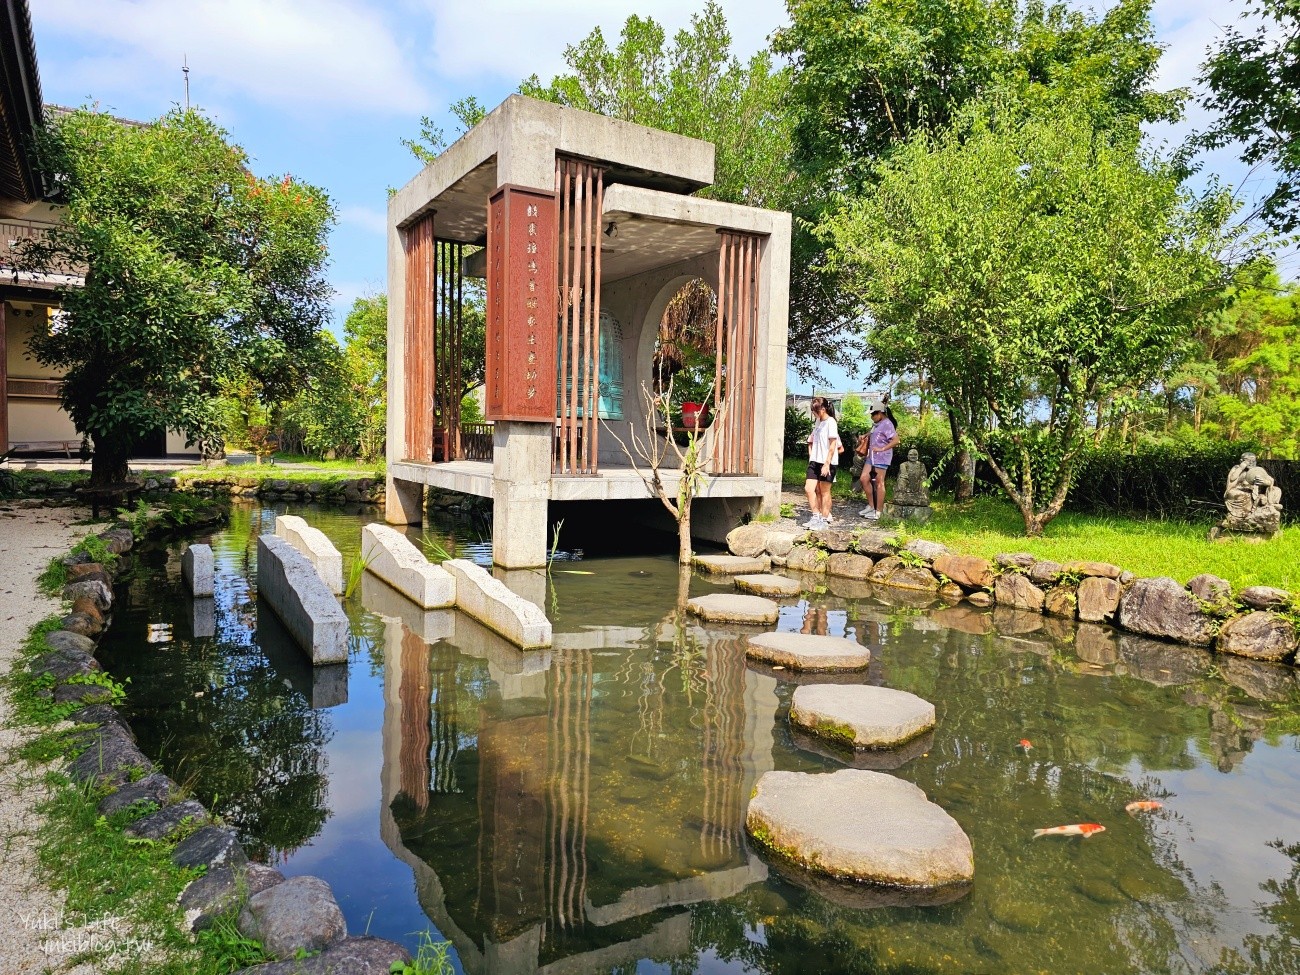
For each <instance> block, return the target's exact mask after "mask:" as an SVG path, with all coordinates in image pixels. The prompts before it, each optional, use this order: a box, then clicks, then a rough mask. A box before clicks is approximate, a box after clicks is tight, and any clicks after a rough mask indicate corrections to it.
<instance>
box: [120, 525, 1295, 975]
mask: <svg viewBox="0 0 1300 975" xmlns="http://www.w3.org/2000/svg"><path fill="white" fill-rule="evenodd" d="M280 510H281V513H283V511H284V509H283V508H281V509H280ZM292 513H294V514H301V515H303V516H304V517H305V518H306V519H307V520H308V521H309V522H310V523H312V524H314V525H316V526H317V527H319V528H321V529H322V530H323V531H325V532H326V534H328V535H329V536H330V537H331V538H333V539H334V541H335V543H336V544H337V545H338V546H339V548H340V550H341V551H342V552H343V554H344V561H345V566H346V565H347V563H348V562H349V561H350V560H351V558H352V556H353V555H354V554H355V553H356V552H357V550H358V548H359V543H360V537H359V535H360V529H361V526H362V525H363V524H365V523H366V522H368V521H370V520H372V518H373V515H370V514H362V515H348V514H343V513H339V512H333V511H324V510H313V509H310V508H295V509H294V510H293V512H292ZM274 514H275V512H274V511H273V510H272V509H271V508H268V507H264V506H248V505H244V506H236V507H235V509H234V512H233V516H232V521H231V524H230V526H229V527H228V528H227V529H225V530H223V531H220V532H217V533H216V534H214V535H213V536H212V537H211V539H210V541H211V543H212V545H213V547H214V550H215V552H216V556H217V588H218V596H217V599H216V601H215V603H212V604H207V605H204V604H202V603H200V604H197V605H196V604H195V603H194V602H193V601H191V600H189V599H188V598H187V597H186V596H185V595H184V594H183V591H182V588H181V584H180V574H179V560H180V551H181V548H182V546H181V545H180V544H177V545H173V546H172V547H170V548H168V549H165V550H155V551H148V550H145V551H142V552H141V553H140V554H139V556H138V559H137V567H136V571H135V572H134V574H133V575H132V577H131V578H130V579H129V581H127V582H125V583H124V584H123V586H122V587H121V589H120V590H119V594H118V598H119V604H118V608H117V611H116V615H115V620H114V623H113V626H112V628H111V630H110V632H109V634H108V635H107V636H106V638H105V640H104V643H103V646H102V651H101V660H102V661H103V663H104V666H105V667H106V668H107V669H108V670H109V671H110V672H112V673H113V674H114V675H115V676H117V677H119V678H122V677H129V678H130V680H131V683H130V686H129V688H128V703H127V705H126V707H125V711H126V712H127V713H126V717H127V718H128V720H129V721H130V723H131V725H132V727H133V728H134V729H135V731H136V733H137V735H138V737H139V740H140V745H141V747H142V748H143V749H144V751H145V753H146V754H148V755H149V756H150V757H152V758H155V759H156V760H157V761H159V762H160V763H161V765H162V766H163V768H164V769H165V770H166V771H167V772H168V774H170V775H171V776H172V777H173V778H175V779H176V780H177V781H179V782H182V783H185V784H188V785H189V786H190V787H191V788H192V789H193V790H194V792H195V793H196V795H197V797H198V798H199V799H200V800H202V801H203V802H204V803H206V804H208V805H209V807H210V808H212V809H214V810H216V811H217V812H219V813H220V814H221V815H222V816H223V817H224V818H225V820H226V821H227V822H228V823H229V824H230V825H231V826H232V827H233V828H235V829H236V830H237V831H238V832H239V834H240V836H241V838H242V839H243V842H244V844H245V847H246V848H247V849H248V851H249V853H250V855H252V856H254V857H256V858H258V859H261V860H264V861H265V862H268V863H271V864H272V865H274V866H276V867H278V868H279V869H281V870H282V871H283V872H284V873H285V874H286V875H295V874H314V875H317V876H320V877H323V878H324V879H325V880H327V881H328V882H329V883H330V884H331V885H332V886H333V888H334V891H335V894H336V896H337V897H338V900H339V903H340V904H341V906H342V908H343V910H344V913H345V915H346V916H347V920H348V927H349V930H350V931H351V932H353V933H360V932H363V931H369V933H371V934H374V935H379V936H381V937H385V938H390V939H392V940H395V941H398V942H401V943H404V944H406V945H407V946H408V947H412V948H413V947H414V945H415V944H416V941H417V937H418V934H419V932H423V931H430V930H431V931H432V933H433V935H434V937H435V938H440V939H448V940H450V941H452V942H453V944H454V948H455V951H454V953H453V956H454V959H455V962H456V965H457V966H458V970H462V971H466V972H470V973H473V975H478V973H512V975H513V973H524V972H536V971H542V970H545V971H547V972H554V973H557V975H558V973H582V972H633V971H635V972H665V973H668V972H671V973H674V975H677V973H685V972H710V973H713V972H718V973H721V972H727V973H740V972H763V973H794V972H882V973H884V972H887V973H916V972H948V971H951V972H989V973H994V972H1052V973H1058V972H1061V973H1064V972H1086V973H1097V972H1106V973H1121V972H1225V973H1227V972H1276V973H1283V972H1295V971H1297V970H1300V754H1297V746H1298V744H1300V737H1297V732H1300V720H1298V719H1297V715H1298V714H1300V702H1298V701H1297V682H1296V680H1295V677H1294V674H1293V672H1292V671H1291V670H1289V669H1285V668H1274V667H1267V666H1264V665H1258V664H1251V663H1249V662H1246V661H1241V660H1235V659H1228V658H1214V657H1211V656H1210V655H1208V654H1206V653H1203V652H1201V651H1196V650H1192V649H1188V648H1183V647H1178V646H1174V645H1171V644H1161V643H1154V642H1152V641H1147V640H1142V639H1140V638H1135V637H1128V636H1122V637H1121V636H1117V635H1116V634H1114V633H1113V632H1111V631H1109V630H1108V629H1105V628H1102V627H1087V628H1083V629H1076V628H1075V627H1074V626H1073V625H1072V624H1064V623H1060V622H1055V621H1052V620H1050V619H1044V618H1043V617H1040V616H1033V617H1022V616H1019V615H1016V614H999V615H997V616H995V617H992V618H991V617H990V616H989V615H987V614H982V613H978V612H975V611H973V610H971V609H969V608H966V607H961V606H959V607H942V606H938V607H930V608H922V607H918V606H916V605H910V606H909V605H908V604H907V602H906V601H904V600H903V597H902V595H901V594H899V593H897V592H894V593H892V594H891V593H890V592H888V591H884V590H876V589H874V588H872V587H868V586H865V585H863V584H860V583H847V582H846V583H834V582H832V583H831V584H830V589H829V590H828V589H826V588H825V587H826V585H827V582H826V580H824V579H823V580H816V586H815V587H814V591H813V594H811V595H809V596H807V597H806V598H804V599H801V600H797V601H796V600H790V601H787V603H786V605H785V606H784V607H783V609H782V615H781V619H780V622H779V623H778V627H779V628H781V629H790V630H805V631H807V632H817V633H829V634H831V635H843V636H848V637H851V638H853V639H856V640H858V641H860V642H862V643H864V644H866V645H868V646H870V647H871V648H872V651H873V655H874V660H873V663H872V666H871V670H870V671H869V676H868V679H869V680H870V681H871V682H873V683H879V684H885V685H887V686H890V687H896V688H900V689H903V690H908V691H912V692H913V693H916V694H919V695H920V696H922V697H924V698H926V699H927V700H930V701H932V702H934V704H935V707H936V710H937V719H938V722H937V726H936V731H935V733H934V737H933V740H932V742H929V743H927V747H928V751H923V752H922V753H920V754H917V755H916V756H915V757H913V758H912V759H911V760H910V761H908V762H907V763H906V764H903V765H902V766H901V767H900V768H898V769H897V770H896V771H895V772H894V774H897V775H899V776H902V777H903V778H905V779H908V780H909V781H912V782H915V783H916V784H917V785H918V786H920V787H921V788H922V789H924V790H925V792H926V794H927V795H928V796H929V797H930V798H931V799H933V800H934V801H935V802H937V803H938V804H939V805H940V806H942V807H943V808H944V809H946V810H947V811H948V812H949V813H950V814H951V815H952V816H953V817H954V818H955V819H956V820H957V821H958V822H959V823H960V824H961V826H962V827H963V829H965V830H966V832H967V833H968V834H969V836H970V838H971V841H972V844H973V846H974V849H975V862H976V881H975V885H974V888H973V890H972V891H971V893H970V894H969V895H968V896H966V897H965V898H963V899H962V900H960V901H957V902H956V903H952V904H949V905H945V906H941V907H927V908H918V907H883V908H875V909H871V910H860V909H855V908H853V907H850V906H845V905H843V904H841V903H837V902H836V901H835V900H828V899H826V898H824V897H823V896H821V895H819V894H816V893H811V892H808V891H805V890H804V889H802V888H801V887H799V886H797V885H795V884H794V883H791V882H788V881H787V880H784V879H783V878H782V876H781V874H780V873H779V872H778V870H777V869H775V868H772V867H770V866H769V865H767V864H766V863H765V862H764V861H763V860H762V859H761V858H759V857H758V856H756V855H755V853H754V852H753V851H752V850H751V849H750V848H749V846H748V844H747V841H746V837H745V834H744V828H743V823H744V815H745V807H746V803H747V802H748V799H749V796H750V794H751V792H752V790H753V787H754V783H755V781H756V780H757V778H758V776H759V775H761V774H762V773H763V772H764V771H766V770H768V769H774V768H775V769H792V770H801V771H810V772H815V771H823V770H833V769H836V768H840V767H842V762H841V761H840V760H839V759H838V758H837V757H836V756H835V755H833V754H821V753H819V752H818V751H816V750H815V749H812V748H810V747H809V745H808V743H807V742H804V741H796V740H794V739H793V738H792V736H791V733H790V730H789V727H788V723H787V720H786V712H787V710H788V707H789V703H790V697H791V694H792V692H793V687H792V685H790V684H787V683H783V682H781V681H778V680H777V679H775V678H774V677H773V676H772V675H770V674H764V673H760V672H757V671H755V670H753V669H750V668H748V667H747V666H746V663H745V659H744V653H743V634H742V633H741V632H740V631H738V630H728V629H725V628H714V627H708V628H704V627H700V626H699V625H698V624H697V623H696V622H695V621H692V620H687V619H685V618H683V617H682V615H681V614H680V613H679V612H678V611H677V609H676V607H677V605H678V600H679V597H680V595H681V592H679V590H681V589H685V588H686V587H689V591H690V593H691V594H692V595H697V594H700V593H703V592H708V591H713V590H719V589H723V588H725V587H723V586H722V585H720V584H716V583H714V582H712V581H710V580H708V579H706V578H703V577H695V578H689V579H686V580H683V579H681V578H680V577H679V573H678V570H677V567H676V565H675V563H674V562H673V561H672V560H671V559H670V558H666V557H656V556H636V557H613V556H597V555H595V554H593V553H592V552H591V551H588V552H587V553H586V554H585V557H582V558H576V557H575V558H571V559H569V560H564V561H561V562H557V563H556V565H555V566H554V571H553V572H552V573H551V576H550V580H549V583H548V580H547V578H546V576H544V575H540V574H534V575H532V576H531V577H524V578H523V579H522V580H512V584H515V583H516V582H518V581H522V584H523V585H524V586H525V587H530V586H533V587H536V593H537V598H539V599H542V600H544V601H545V603H546V609H547V611H548V614H549V615H550V616H551V619H552V621H553V622H554V625H555V647H554V648H553V649H552V650H550V651H546V652H541V653H532V654H522V653H520V652H518V651H516V650H515V649H514V648H512V647H510V646H509V645H508V644H505V643H504V642H502V641H501V640H499V639H498V638H496V637H495V636H493V635H492V634H491V633H489V632H487V631H486V630H484V629H483V628H482V627H480V626H478V625H476V624H474V623H473V621H471V620H468V619H467V618H465V617H463V616H459V615H457V614H453V613H447V612H434V613H424V612H421V611H419V610H418V609H417V608H415V607H414V606H413V605H412V604H410V603H409V602H407V601H406V600H405V599H403V598H402V597H400V596H399V595H398V594H396V593H395V592H393V591H392V590H390V589H388V588H387V587H386V586H384V585H383V584H382V583H379V582H377V581H376V580H374V579H373V578H371V577H367V579H366V580H365V582H364V584H363V585H362V586H361V587H359V590H358V592H357V593H356V594H355V595H354V596H353V597H352V598H351V599H349V600H347V601H346V608H347V610H348V613H349V616H350V618H351V621H352V633H353V646H352V653H351V659H350V662H349V663H348V664H347V665H340V669H330V670H325V671H321V670H318V671H313V669H312V668H311V667H309V666H307V665H306V664H305V663H304V662H303V659H304V658H303V656H302V654H301V652H300V651H298V649H297V648H296V647H295V645H294V644H293V643H292V642H291V641H290V640H289V638H288V637H287V635H286V634H285V632H284V631H283V629H282V628H281V627H280V626H279V625H278V623H277V622H276V620H275V619H274V617H273V616H272V615H271V613H270V612H269V611H267V610H266V609H265V608H263V607H261V606H259V605H258V601H257V599H256V596H255V592H254V588H253V585H252V580H253V579H254V578H255V576H254V573H255V571H256V564H255V563H256V536H257V534H259V533H260V532H262V531H266V530H269V529H270V527H271V525H272V523H273V519H274ZM413 536H414V537H415V538H416V540H417V541H418V540H419V533H418V532H417V531H414V530H413ZM441 538H442V544H443V545H444V546H446V547H452V544H453V542H455V543H456V544H457V545H458V547H459V554H461V555H462V556H465V557H472V558H475V559H477V560H478V561H487V560H489V559H490V549H489V547H488V546H487V545H486V544H482V543H477V544H476V543H474V542H473V538H474V526H468V527H467V526H465V525H460V526H450V527H448V528H447V530H446V531H444V532H443V534H442V536H441ZM571 554H574V555H576V554H578V553H571ZM991 624H995V625H996V629H993V628H991ZM1021 739H1027V740H1028V741H1030V742H1031V743H1032V747H1031V748H1029V749H1028V750H1026V749H1023V748H1021V747H1018V743H1019V742H1020V741H1021ZM1144 799H1153V800H1158V801H1160V802H1161V803H1163V808H1162V809H1160V810H1158V811H1156V812H1154V813H1151V814H1146V815H1142V816H1138V817H1134V816H1129V815H1127V814H1126V813H1125V811H1124V809H1125V805H1126V804H1127V803H1129V802H1132V801H1134V800H1144ZM1080 822H1098V823H1101V824H1103V825H1105V826H1106V832H1104V833H1102V834H1101V835H1099V836H1094V837H1091V838H1089V839H1087V840H1081V839H1078V838H1060V837H1047V838H1043V839H1038V840H1033V839H1031V837H1032V835H1033V830H1034V829H1036V828H1040V827H1048V826H1056V825H1061V824H1068V823H1080Z"/></svg>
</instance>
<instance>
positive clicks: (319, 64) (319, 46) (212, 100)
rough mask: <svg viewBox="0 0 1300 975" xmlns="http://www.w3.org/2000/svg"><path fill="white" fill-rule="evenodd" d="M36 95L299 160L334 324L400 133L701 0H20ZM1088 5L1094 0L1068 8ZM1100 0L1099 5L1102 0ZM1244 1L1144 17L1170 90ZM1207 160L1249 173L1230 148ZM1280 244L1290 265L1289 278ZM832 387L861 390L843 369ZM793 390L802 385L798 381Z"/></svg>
mask: <svg viewBox="0 0 1300 975" xmlns="http://www.w3.org/2000/svg"><path fill="white" fill-rule="evenodd" d="M30 4H31V10H32V17H33V20H34V26H35V32H36V50H37V58H38V60H39V63H40V70H41V84H42V87H43V91H44V95H45V99H46V101H49V102H56V103H59V104H64V105H80V104H86V103H92V102H97V103H99V105H100V106H101V107H102V108H103V109H105V110H108V111H112V112H113V113H115V114H118V115H122V116H126V117H129V118H137V119H150V118H155V117H157V116H158V115H160V114H161V113H163V112H165V111H167V110H168V109H169V108H171V107H172V106H174V105H176V104H179V103H181V102H182V101H183V99H184V85H183V76H182V73H181V65H182V62H183V61H188V63H189V66H190V75H189V76H190V98H191V102H192V103H193V104H194V105H195V106H198V107H201V108H203V109H204V110H206V111H207V112H208V113H209V114H210V115H212V116H213V117H215V118H216V119H217V120H218V121H220V122H221V123H222V124H223V125H224V126H225V127H226V128H227V129H228V130H229V131H230V132H231V134H232V136H233V138H234V140H235V141H237V142H238V143H240V144H241V145H243V146H244V147H245V149H247V150H248V152H249V154H250V155H251V156H252V157H253V167H254V169H255V170H256V171H257V172H258V173H259V174H261V175H271V174H281V173H286V172H289V173H292V174H293V175H294V176H296V177H300V178H302V179H305V180H308V181H309V182H312V183H315V184H318V185H320V186H323V187H324V188H325V189H326V190H327V191H328V192H329V194H330V196H331V197H332V198H333V200H334V202H335V204H336V205H337V207H338V215H339V223H338V226H337V227H336V228H335V229H334V232H333V236H332V240H331V256H332V265H331V268H330V280H331V282H332V284H333V285H334V287H335V289H336V293H337V297H336V303H335V308H336V316H337V317H338V320H339V321H340V322H341V320H342V315H343V314H345V313H346V311H347V309H348V307H350V305H351V304H352V301H353V300H354V299H355V298H356V297H357V296H359V295H362V294H366V293H369V292H377V291H382V290H383V287H384V274H385V270H384V269H385V256H384V240H385V237H384V208H385V200H386V192H385V191H386V188H387V187H389V186H400V185H402V184H404V183H405V182H406V181H407V180H409V179H410V178H411V177H412V176H414V175H415V173H416V171H417V169H418V164H417V163H416V161H415V159H414V158H413V157H412V156H411V155H410V153H409V152H408V151H407V150H406V149H405V148H404V147H403V146H402V145H401V143H400V140H401V139H402V138H403V137H414V136H415V135H416V134H417V133H418V129H419V118H420V116H421V115H430V116H432V117H433V118H434V120H435V121H436V122H438V123H439V124H442V125H443V127H444V128H445V129H446V131H447V134H448V136H449V137H451V136H454V135H455V134H456V127H455V124H454V122H452V121H451V120H450V119H449V118H448V117H447V114H446V108H447V106H448V104H450V103H451V102H452V101H454V100H456V99H457V98H460V97H462V96H464V95H468V94H473V95H476V96H478V98H479V99H480V100H481V101H482V102H483V103H484V104H486V105H488V106H495V105H496V104H497V103H498V102H500V101H501V100H502V99H503V98H505V97H506V95H508V94H509V93H510V92H512V91H513V90H514V89H515V88H516V86H517V85H518V84H519V82H520V80H521V79H523V78H524V77H526V76H528V75H530V74H532V73H536V74H538V75H539V76H540V77H542V78H543V79H548V78H550V77H551V76H552V75H554V74H555V73H557V72H558V71H560V70H562V69H563V67H564V64H563V51H564V47H565V45H566V44H571V43H575V42H577V41H578V40H580V39H581V38H582V37H583V36H585V35H586V34H587V33H588V32H589V31H590V30H591V29H592V27H594V26H597V25H599V26H600V27H601V28H602V29H603V30H604V32H605V35H606V37H607V38H610V39H613V38H615V37H616V36H617V34H618V31H619V28H620V27H621V26H622V24H623V22H624V20H626V18H627V17H628V16H629V15H630V14H633V13H636V14H640V15H642V16H646V15H649V16H653V17H654V18H655V19H656V20H658V21H659V22H660V23H661V24H663V25H664V26H665V27H666V28H667V29H668V30H669V31H670V32H672V31H675V30H677V29H678V28H680V27H683V26H685V25H686V24H687V22H688V21H689V18H690V16H691V14H692V13H694V12H695V11H697V10H698V9H699V8H700V7H701V6H702V5H703V0H640V2H636V0H565V2H556V0H532V2H530V0H456V2H451V0H183V2H178V0H93V2H86V0H30ZM1073 5H1075V6H1080V7H1088V6H1094V5H1093V4H1086V3H1074V4H1073ZM721 6H722V8H723V10H724V11H725V13H726V15H727V21H728V24H729V25H730V27H731V31H732V35H733V39H734V45H735V50H736V52H737V53H738V54H739V55H741V56H742V57H744V56H747V55H748V54H750V53H752V52H753V51H755V50H758V49H759V48H761V47H763V46H764V45H765V43H766V37H767V35H768V34H770V33H771V31H772V30H773V29H775V28H776V27H778V26H780V25H782V24H784V23H786V22H787V17H786V11H785V4H784V2H783V0H723V2H722V3H721ZM1095 6H1099V7H1101V8H1103V9H1104V7H1105V6H1106V5H1105V4H1104V3H1102V4H1097V5H1095ZM1242 9H1243V4H1242V3H1241V2H1240V0H1236V2H1230V3H1224V2H1223V0H1217V2H1216V0H1182V2H1178V0H1157V2H1156V3H1155V6H1154V20H1155V24H1156V29H1157V35H1158V38H1159V40H1160V41H1161V42H1162V43H1163V44H1165V45H1166V53H1165V56H1164V58H1163V59H1162V63H1161V72H1160V78H1159V82H1158V83H1159V85H1160V87H1162V88H1171V87H1181V86H1189V87H1190V86H1193V84H1194V78H1195V76H1196V73H1197V69H1198V66H1199V65H1200V63H1201V61H1202V60H1203V59H1204V55H1205V50H1206V48H1207V46H1209V45H1210V44H1211V42H1213V41H1214V39H1215V38H1216V37H1217V36H1218V35H1219V33H1220V31H1221V27H1222V25H1224V24H1225V23H1227V22H1230V21H1232V20H1235V19H1236V18H1237V17H1238V16H1239V15H1240V13H1241V10H1242ZM1204 121H1205V120H1204V118H1203V116H1201V115H1200V114H1199V112H1198V111H1197V110H1196V109H1193V110H1192V111H1191V112H1189V114H1188V118H1187V119H1186V120H1185V121H1184V122H1183V123H1181V124H1180V125H1178V126H1174V127H1167V128H1164V129H1162V130H1160V131H1154V132H1152V133H1151V137H1152V139H1153V141H1156V142H1160V141H1169V142H1178V141H1181V139H1182V138H1183V136H1184V135H1185V134H1186V132H1187V131H1189V130H1190V129H1191V128H1193V127H1196V126H1197V125H1200V124H1203V123H1204ZM1206 171H1207V172H1213V173H1217V174H1218V175H1219V176H1220V177H1221V178H1222V179H1223V180H1224V181H1225V182H1227V183H1229V184H1232V185H1238V186H1243V187H1244V191H1245V193H1246V194H1247V195H1248V196H1249V195H1252V194H1254V193H1257V192H1258V191H1259V190H1260V189H1261V188H1262V187H1263V186H1264V178H1261V177H1260V176H1258V175H1257V174H1248V173H1246V172H1245V171H1244V169H1243V167H1242V166H1241V165H1240V164H1239V163H1237V162H1236V160H1235V158H1234V157H1233V155H1232V153H1230V152H1221V153H1219V154H1217V155H1216V156H1215V157H1213V158H1211V159H1209V160H1207V165H1206ZM1292 265H1293V257H1291V256H1290V255H1289V256H1288V259H1287V260H1286V261H1285V262H1284V266H1283V272H1284V274H1286V275H1288V276H1291V275H1293V273H1294V271H1295V268H1294V267H1293V266H1292ZM826 378H827V380H828V382H829V385H831V386H832V387H835V388H848V387H853V386H858V385H860V382H858V381H855V380H854V379H853V378H852V377H849V376H846V375H844V374H843V373H841V372H839V371H838V370H835V371H828V374H827V376H826ZM791 387H792V388H794V389H799V390H801V391H802V390H806V389H807V384H800V383H797V382H796V381H795V380H794V379H793V377H792V378H791Z"/></svg>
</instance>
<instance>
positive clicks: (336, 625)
mask: <svg viewBox="0 0 1300 975" xmlns="http://www.w3.org/2000/svg"><path fill="white" fill-rule="evenodd" d="M257 592H258V595H260V596H262V597H264V598H265V599H266V602H267V604H268V605H270V607H271V608H272V609H273V610H275V615H276V616H278V617H280V620H281V621H282V622H283V623H284V625H285V628H286V629H288V630H289V632H290V633H292V634H293V636H294V639H295V640H297V641H298V645H299V646H301V647H302V648H303V649H304V650H305V651H307V655H308V656H309V657H310V658H311V662H312V664H313V665H320V664H341V663H346V662H347V659H348V618H347V616H346V615H345V614H344V612H343V610H342V608H341V607H340V606H339V603H338V600H337V599H336V598H335V597H334V594H333V593H332V592H330V591H329V588H328V587H327V586H326V585H325V583H324V582H322V581H321V577H320V576H319V575H317V573H316V569H315V568H314V567H313V566H312V564H311V563H310V562H308V561H307V559H306V557H304V556H303V555H302V554H301V553H300V552H299V551H298V550H297V549H295V548H294V547H293V546H292V545H290V544H289V543H288V542H286V541H285V540H284V539H283V538H276V537H275V536H274V535H260V536H258V539H257Z"/></svg>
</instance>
